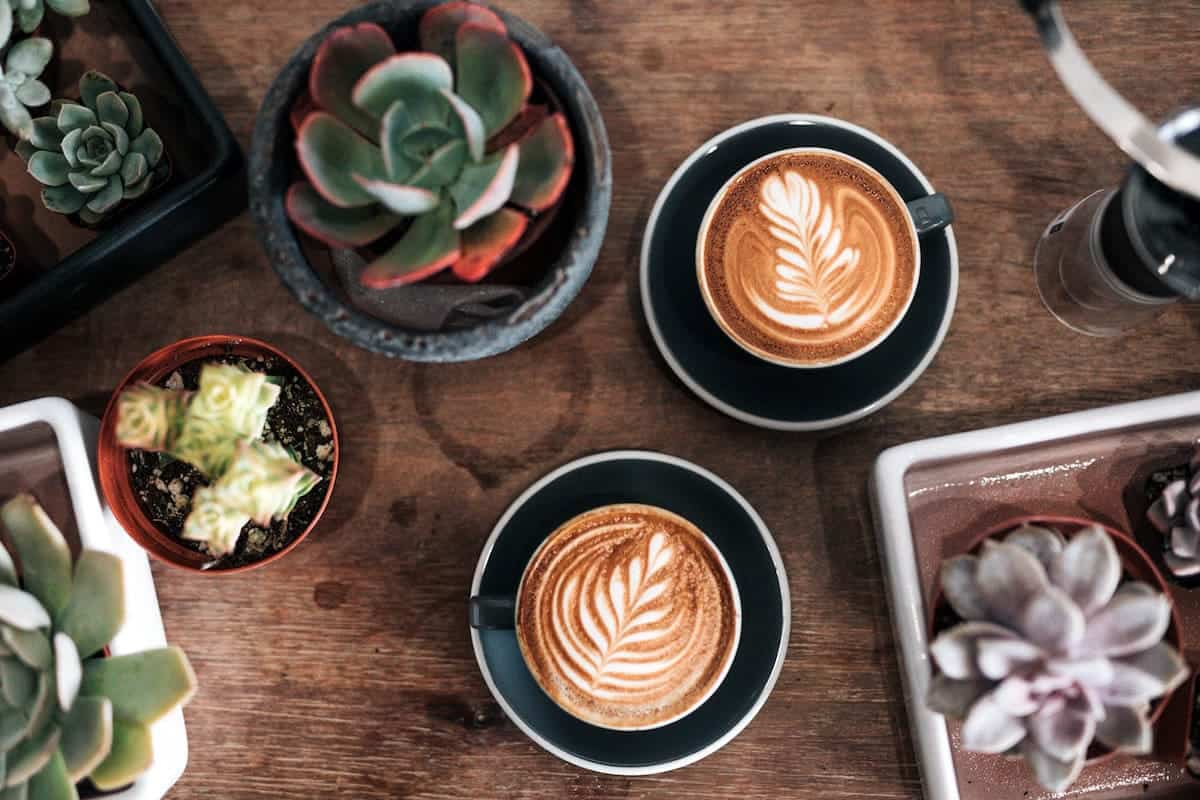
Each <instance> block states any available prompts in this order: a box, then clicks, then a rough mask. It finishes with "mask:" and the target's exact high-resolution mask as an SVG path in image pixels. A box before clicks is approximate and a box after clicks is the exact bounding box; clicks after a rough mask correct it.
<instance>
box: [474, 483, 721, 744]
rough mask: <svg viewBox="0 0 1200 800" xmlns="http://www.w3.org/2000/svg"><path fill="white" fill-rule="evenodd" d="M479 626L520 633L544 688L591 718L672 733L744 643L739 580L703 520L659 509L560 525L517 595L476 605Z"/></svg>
mask: <svg viewBox="0 0 1200 800" xmlns="http://www.w3.org/2000/svg"><path fill="white" fill-rule="evenodd" d="M471 625H472V626H473V627H476V628H515V630H516V636H517V642H518V645H519V647H520V651H521V656H522V658H523V659H524V662H525V665H526V667H527V668H528V669H529V671H530V673H531V674H532V675H533V678H534V680H535V681H536V682H537V684H538V686H540V687H541V689H542V691H543V692H545V694H546V695H547V696H548V697H549V698H550V699H551V700H552V701H553V702H554V703H555V704H557V705H558V706H559V707H560V708H562V709H563V710H564V711H566V712H567V713H569V714H571V715H572V716H575V717H577V718H578V719H581V720H583V721H584V722H587V723H590V724H592V725H596V726H599V727H601V728H608V729H611V730H622V731H637V730H649V729H652V728H658V727H661V726H664V725H668V724H670V723H672V722H675V721H676V720H679V719H681V718H683V717H685V716H687V715H688V714H689V713H691V712H692V711H694V710H695V709H696V708H698V707H699V706H700V705H701V704H702V703H704V701H705V700H707V699H708V698H709V697H710V696H711V695H712V693H713V692H715V691H716V690H717V688H718V687H719V686H720V685H721V682H722V681H723V680H724V678H725V675H726V673H727V672H728V671H729V667H730V665H731V664H732V663H733V659H734V655H735V653H736V652H737V648H738V641H739V638H740V636H741V605H740V600H739V598H738V591H737V586H736V584H735V582H734V578H733V573H732V572H731V571H730V569H729V566H728V565H727V564H726V563H725V559H724V557H723V556H722V555H721V553H720V551H718V550H717V548H716V547H715V546H714V545H713V544H712V542H711V541H710V540H709V538H708V537H707V536H706V535H705V534H704V533H703V532H702V531H701V530H700V529H699V528H698V527H696V526H695V525H694V524H692V523H691V522H689V521H688V520H686V519H684V518H683V517H681V516H679V515H677V514H674V513H672V512H670V511H667V510H665V509H662V508H658V507H656V506H650V505H643V504H634V503H625V504H616V505H608V506H602V507H600V508H596V509H593V510H591V511H587V512H585V513H583V514H580V515H578V516H576V517H574V518H572V519H570V520H568V521H567V522H565V523H563V524H562V525H561V526H559V527H558V528H557V529H556V530H555V531H554V532H553V533H551V534H550V535H549V536H548V537H547V538H546V539H545V540H544V541H543V542H542V544H541V545H540V546H539V547H538V549H537V550H536V551H535V552H534V554H533V556H532V557H531V558H530V559H529V562H528V563H527V564H526V566H525V569H524V572H523V574H522V577H521V582H520V586H519V588H518V591H517V595H516V596H515V597H495V596H487V595H481V596H476V597H472V598H471Z"/></svg>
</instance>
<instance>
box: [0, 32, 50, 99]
mask: <svg viewBox="0 0 1200 800" xmlns="http://www.w3.org/2000/svg"><path fill="white" fill-rule="evenodd" d="M53 55H54V45H52V44H51V43H50V40H49V39H44V38H42V37H40V36H32V37H30V38H28V39H22V40H21V41H19V42H17V43H16V44H14V45H13V46H12V47H11V48H9V51H8V57H7V58H6V59H5V61H4V70H5V72H23V73H25V75H26V76H28V77H30V78H36V77H37V76H38V75H41V74H42V70H44V69H45V68H46V65H47V64H49V63H50V57H51V56H53ZM46 102H49V101H46ZM39 105H41V104H40V103H39Z"/></svg>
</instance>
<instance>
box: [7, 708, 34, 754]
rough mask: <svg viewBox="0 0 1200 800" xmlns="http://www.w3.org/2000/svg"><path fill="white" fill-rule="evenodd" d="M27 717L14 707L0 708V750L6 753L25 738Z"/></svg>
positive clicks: (27, 728) (27, 725) (27, 724)
mask: <svg viewBox="0 0 1200 800" xmlns="http://www.w3.org/2000/svg"><path fill="white" fill-rule="evenodd" d="M28 730H29V719H28V718H27V717H26V716H25V715H24V714H23V713H22V712H20V711H18V710H17V709H15V708H10V707H6V708H3V709H0V750H3V752H5V753H7V752H8V751H9V750H11V749H12V748H13V747H14V746H16V744H17V742H19V741H21V740H22V739H24V738H25V734H26V732H28Z"/></svg>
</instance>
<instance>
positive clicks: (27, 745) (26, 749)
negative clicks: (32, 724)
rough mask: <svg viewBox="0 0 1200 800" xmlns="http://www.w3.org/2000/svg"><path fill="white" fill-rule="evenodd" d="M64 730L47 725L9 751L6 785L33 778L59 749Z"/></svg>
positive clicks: (13, 784)
mask: <svg viewBox="0 0 1200 800" xmlns="http://www.w3.org/2000/svg"><path fill="white" fill-rule="evenodd" d="M61 735H62V732H61V731H60V730H59V729H58V728H57V727H55V726H53V725H51V726H49V727H47V728H46V729H45V730H44V731H42V732H41V733H40V734H38V735H36V736H33V737H30V738H28V739H25V740H24V741H22V742H21V743H20V744H18V745H17V746H16V747H14V748H13V749H12V750H10V751H8V763H7V766H8V772H7V774H6V775H5V778H4V784H5V786H16V785H17V784H21V783H24V782H26V781H27V780H29V779H30V778H32V777H33V776H34V775H36V774H38V773H39V772H41V771H42V768H43V767H45V766H46V765H47V764H48V763H50V758H51V756H53V755H54V754H55V753H56V752H57V751H58V740H59V737H60V736H61Z"/></svg>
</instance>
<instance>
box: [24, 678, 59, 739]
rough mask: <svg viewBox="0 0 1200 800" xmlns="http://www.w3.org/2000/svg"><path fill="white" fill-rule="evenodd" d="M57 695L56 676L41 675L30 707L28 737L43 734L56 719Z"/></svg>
mask: <svg viewBox="0 0 1200 800" xmlns="http://www.w3.org/2000/svg"><path fill="white" fill-rule="evenodd" d="M56 695H57V692H56V691H55V688H54V674H53V673H51V672H42V673H39V674H38V686H37V692H36V693H35V694H34V696H33V705H31V706H30V707H29V729H28V732H27V734H26V735H28V736H36V735H37V734H39V733H41V732H42V730H43V729H44V728H45V727H46V726H47V725H48V724H49V723H50V720H51V719H53V718H54V709H55V706H56V703H55V702H54V701H55V699H56Z"/></svg>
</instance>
